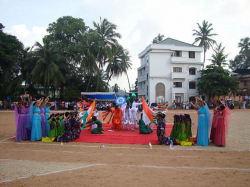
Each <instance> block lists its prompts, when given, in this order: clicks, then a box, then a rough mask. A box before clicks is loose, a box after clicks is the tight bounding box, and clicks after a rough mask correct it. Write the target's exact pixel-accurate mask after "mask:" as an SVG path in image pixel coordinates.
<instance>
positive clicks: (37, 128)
mask: <svg viewBox="0 0 250 187" xmlns="http://www.w3.org/2000/svg"><path fill="white" fill-rule="evenodd" d="M42 102H43V99H42V98H41V99H39V100H37V101H36V102H35V103H34V104H31V105H30V106H31V108H30V116H32V117H31V119H32V128H31V138H30V140H31V141H38V140H41V139H42V126H41V116H40V108H39V107H40V105H41V104H42Z"/></svg>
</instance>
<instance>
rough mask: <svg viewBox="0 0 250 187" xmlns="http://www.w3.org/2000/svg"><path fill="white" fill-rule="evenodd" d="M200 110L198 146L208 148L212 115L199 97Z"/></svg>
mask: <svg viewBox="0 0 250 187" xmlns="http://www.w3.org/2000/svg"><path fill="white" fill-rule="evenodd" d="M198 101H199V110H198V115H199V117H198V131H197V145H198V146H208V142H209V133H210V129H211V122H210V113H209V109H208V106H207V104H206V103H205V101H203V100H202V99H201V97H198Z"/></svg>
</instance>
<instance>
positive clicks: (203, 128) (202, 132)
mask: <svg viewBox="0 0 250 187" xmlns="http://www.w3.org/2000/svg"><path fill="white" fill-rule="evenodd" d="M198 121H199V123H198V135H197V145H198V146H208V123H207V120H206V117H205V116H199V120H198Z"/></svg>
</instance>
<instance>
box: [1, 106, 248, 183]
mask: <svg viewBox="0 0 250 187" xmlns="http://www.w3.org/2000/svg"><path fill="white" fill-rule="evenodd" d="M175 113H177V114H180V113H182V114H184V113H189V114H190V115H191V117H192V120H193V121H194V122H195V124H196V125H197V113H196V112H195V111H193V110H188V111H183V110H175V111H169V112H168V114H167V119H166V122H167V123H172V122H173V115H174V114H175ZM249 116H250V110H247V109H245V110H232V119H231V124H230V128H229V136H228V138H227V146H226V147H216V146H213V145H212V144H210V145H209V146H208V147H199V146H192V147H182V146H175V148H174V149H172V150H170V149H169V147H168V146H160V145H153V149H149V146H147V145H120V144H105V147H104V148H100V146H101V145H102V144H94V143H93V144H90V143H63V144H62V145H61V143H55V142H54V143H42V142H30V141H24V142H15V141H13V140H12V139H10V137H13V136H15V125H14V112H13V111H0V186H36V187H39V186H94V187H95V186H154V187H156V186H234V187H235V186H237V187H238V186H250V147H249V146H250V136H249V134H250V120H249ZM196 125H195V126H193V127H192V128H193V129H192V131H193V132H196V128H197V127H196Z"/></svg>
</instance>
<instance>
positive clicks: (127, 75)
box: [126, 71, 131, 92]
mask: <svg viewBox="0 0 250 187" xmlns="http://www.w3.org/2000/svg"><path fill="white" fill-rule="evenodd" d="M126 75H127V79H128V86H129V92H130V90H131V88H130V82H129V78H128V73H127V71H126Z"/></svg>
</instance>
